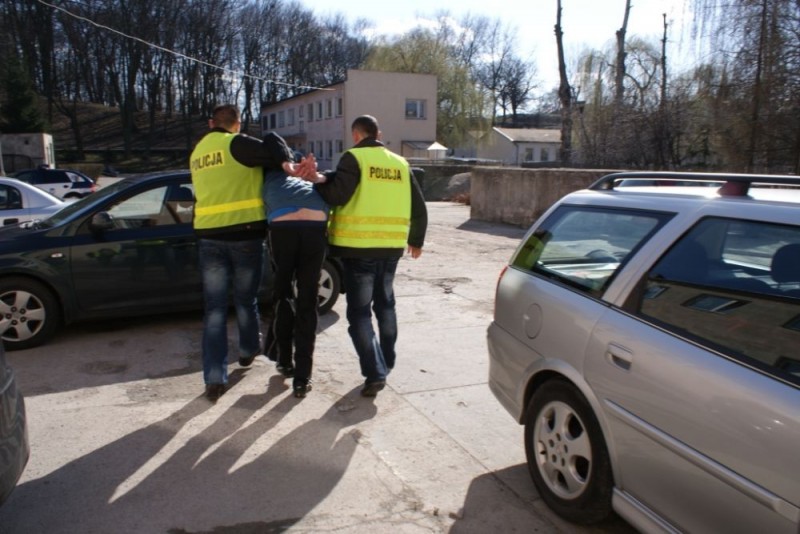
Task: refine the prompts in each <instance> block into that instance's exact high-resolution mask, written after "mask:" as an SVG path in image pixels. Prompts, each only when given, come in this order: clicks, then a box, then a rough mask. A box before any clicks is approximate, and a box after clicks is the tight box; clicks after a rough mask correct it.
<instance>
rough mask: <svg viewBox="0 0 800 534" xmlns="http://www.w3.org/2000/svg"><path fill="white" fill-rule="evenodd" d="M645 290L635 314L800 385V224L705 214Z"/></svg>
mask: <svg viewBox="0 0 800 534" xmlns="http://www.w3.org/2000/svg"><path fill="white" fill-rule="evenodd" d="M641 287H642V290H641V291H640V292H638V293H637V294H636V295H635V300H636V302H635V303H634V305H633V306H632V307H633V308H634V312H635V313H637V314H639V315H641V316H643V317H645V318H647V319H650V320H655V321H656V322H657V323H658V324H660V325H662V326H664V327H665V328H667V329H668V330H670V331H672V332H674V333H676V334H678V335H681V336H684V337H687V338H690V339H693V340H695V341H696V342H698V343H701V344H703V345H705V346H707V347H708V348H710V349H712V350H714V351H717V352H721V353H723V354H725V355H728V356H730V357H733V358H735V359H737V360H739V361H741V362H743V363H745V364H747V365H750V366H754V367H757V368H759V369H761V370H764V371H766V372H767V373H768V374H770V375H772V376H775V377H777V378H780V379H782V380H785V381H788V382H791V383H794V384H798V385H800V356H798V354H797V348H798V347H800V226H791V225H781V224H771V223H763V222H757V221H742V220H733V219H726V218H716V217H712V218H706V219H703V220H702V221H700V222H698V224H697V225H695V226H694V227H693V228H692V229H691V230H690V231H689V232H688V233H687V234H685V235H684V236H683V237H682V238H681V239H680V240H678V242H676V243H675V245H674V246H672V247H671V248H670V249H669V250H668V251H667V252H666V253H665V254H664V256H663V257H662V258H661V259H660V260H659V261H658V262H657V263H656V264H655V266H654V267H653V268H652V269H651V271H650V272H649V273H648V274H647V275H646V278H645V279H644V280H643V282H642V286H641Z"/></svg>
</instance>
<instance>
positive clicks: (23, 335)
mask: <svg viewBox="0 0 800 534" xmlns="http://www.w3.org/2000/svg"><path fill="white" fill-rule="evenodd" d="M60 324H61V311H60V309H59V305H58V301H57V300H56V298H55V296H54V295H53V293H52V291H50V290H49V289H48V288H47V287H45V286H44V285H43V284H41V283H39V282H37V281H35V280H30V279H28V278H22V277H9V278H5V279H3V280H0V332H2V333H3V334H2V339H3V345H4V346H5V348H6V349H7V350H21V349H30V348H33V347H38V346H39V345H42V344H43V343H46V342H47V341H48V340H49V339H50V338H52V337H53V336H54V335H55V333H56V330H58V327H59V326H60Z"/></svg>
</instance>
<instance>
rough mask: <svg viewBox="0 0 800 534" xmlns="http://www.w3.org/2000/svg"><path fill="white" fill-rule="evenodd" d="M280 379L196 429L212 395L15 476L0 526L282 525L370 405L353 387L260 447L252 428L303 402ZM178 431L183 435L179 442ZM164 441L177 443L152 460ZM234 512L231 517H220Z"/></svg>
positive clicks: (265, 428) (322, 486)
mask: <svg viewBox="0 0 800 534" xmlns="http://www.w3.org/2000/svg"><path fill="white" fill-rule="evenodd" d="M287 389H288V388H287V386H285V385H284V383H283V379H282V378H281V377H280V376H273V377H272V378H271V379H270V381H269V384H268V387H267V390H266V391H265V392H264V393H262V394H258V395H243V396H242V397H240V398H238V399H237V400H236V401H235V402H234V403H233V404H232V405H231V406H230V407H229V408H228V409H227V410H226V411H225V412H224V413H220V415H219V417H217V418H216V420H215V421H214V422H212V423H211V424H210V425H209V426H207V427H205V428H202V429H198V430H197V431H195V427H196V426H197V423H196V421H195V420H196V419H197V418H198V417H199V416H201V415H203V414H204V413H205V412H206V411H207V410H209V409H212V407H213V406H214V405H212V404H211V403H209V401H208V400H207V399H205V398H203V397H198V398H195V399H194V400H192V401H191V402H189V403H188V404H186V405H185V406H183V407H182V408H181V409H180V410H178V411H176V412H174V413H172V414H170V415H168V416H167V417H165V418H164V419H162V420H160V421H158V422H156V423H153V424H151V425H149V426H147V427H145V428H143V429H141V430H137V431H135V432H133V433H131V434H128V435H127V436H125V437H123V438H121V439H119V440H117V441H115V442H113V443H110V444H108V445H106V446H103V447H101V448H99V449H97V450H94V451H92V452H90V453H88V454H86V455H84V456H82V457H80V458H77V459H75V460H73V461H72V462H70V463H68V464H66V465H64V466H63V467H61V468H59V469H57V470H56V471H54V472H52V473H50V474H48V475H45V476H43V477H42V478H39V479H36V480H32V481H29V482H25V483H23V484H21V485H19V486H18V487H17V488H16V489H15V491H14V493H13V494H12V496H11V498H10V500H9V501H8V502H7V503H6V505H5V506H3V508H2V509H0V524H2V525H3V532H4V533H9V534H11V533H14V534H16V533H27V532H48V533H51V534H57V533H74V532H81V533H84V534H89V533H101V532H171V533H187V532H194V533H198V531H197V530H196V528H197V526H198V525H202V526H204V527H202V528H206V527H208V531H209V532H210V531H213V532H215V533H217V532H226V531H228V530H230V531H234V530H235V531H236V532H242V531H246V532H251V531H252V532H278V531H283V530H284V529H286V528H288V527H290V526H291V525H293V524H295V523H296V522H297V521H299V520H301V519H302V518H303V517H304V516H305V515H306V514H308V513H309V512H310V511H311V510H313V509H314V508H315V507H316V506H317V505H319V503H320V502H322V501H323V500H324V499H325V497H326V496H327V495H328V494H329V493H330V492H331V491H332V490H333V489H334V487H335V486H336V485H337V484H338V482H339V481H340V479H341V478H342V476H343V475H344V473H345V472H346V470H347V468H348V465H349V463H350V460H351V459H352V456H353V454H354V452H355V449H356V446H357V438H358V436H359V431H358V430H357V429H355V428H354V429H351V430H350V431H349V432H347V433H345V434H343V435H340V432H341V431H342V430H343V429H346V428H348V427H350V426H353V425H356V424H358V423H360V422H362V421H365V420H368V419H371V418H372V417H373V416H374V415H375V413H376V407H375V405H374V404H373V403H352V402H350V401H349V400H347V398H349V397H357V396H358V388H356V389H354V390H353V391H351V392H349V393H348V394H347V395H346V398H343V399H340V400H339V401H338V402H337V403H334V404H332V405H331V407H330V408H329V409H328V410H327V412H325V413H324V414H323V415H322V416H321V417H320V418H319V419H314V420H311V421H308V422H305V423H303V424H302V425H300V426H297V427H294V429H293V430H291V431H289V432H288V433H287V434H286V435H283V436H280V437H279V438H278V439H277V440H276V441H274V443H273V444H272V445H271V446H269V447H268V448H265V449H264V450H259V449H258V443H257V442H258V440H259V438H261V437H262V436H264V435H265V434H266V433H268V432H274V431H275V428H276V426H277V425H278V424H279V423H280V421H281V420H282V419H283V418H284V417H286V416H287V415H289V412H290V411H291V410H292V408H294V407H295V406H297V404H298V402H301V401H299V400H298V399H295V398H294V397H292V396H291V395H287V394H286V393H287ZM343 401H346V402H347V408H346V409H345V408H342V404H341V403H342V402H343ZM220 402H222V401H220ZM270 404H272V407H271V408H269V409H268V410H266V411H264V413H263V414H261V415H260V416H259V417H258V418H256V419H255V420H252V418H253V414H254V413H255V412H256V411H261V410H262V409H263V408H266V407H267V406H268V405H270ZM353 406H355V408H353ZM179 433H180V434H181V435H182V436H183V437H184V439H185V442H183V443H182V444H180V445H178V446H176V444H175V443H173V440H175V439H176V436H178V434H179ZM186 435H188V437H186ZM169 446H172V447H175V451H174V452H173V453H172V454H171V456H169V457H167V458H164V459H160V458H159V460H158V461H160V462H161V463H160V464H158V465H154V462H155V461H156V460H154V457H156V456H157V455H159V453H161V454H164V453H163V452H161V451H162V450H164V449H165V448H167V447H169ZM262 446H263V443H262ZM231 517H236V522H235V524H226V521H228V522H230V518H231ZM192 528H195V530H192ZM241 528H244V529H245V530H239V529H241Z"/></svg>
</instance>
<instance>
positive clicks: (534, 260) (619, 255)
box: [512, 206, 670, 296]
mask: <svg viewBox="0 0 800 534" xmlns="http://www.w3.org/2000/svg"><path fill="white" fill-rule="evenodd" d="M669 217H670V215H669V214H664V213H655V212H644V211H636V210H621V209H597V208H589V207H578V206H562V207H560V208H559V209H558V210H557V211H555V212H554V213H553V214H552V215H551V216H550V217H549V218H548V219H547V220H546V221H545V222H544V223H543V224H542V225H541V226H540V227H539V228H538V229H537V230H536V232H534V233H533V234H531V235H530V236H529V237H528V239H527V240H526V241H525V243H523V244H522V246H521V247H520V249H519V250H518V252H517V254H516V255H515V257H514V259H513V261H512V265H513V266H514V267H518V268H520V269H525V270H530V271H533V272H535V273H538V274H541V275H544V276H547V277H548V278H553V279H556V280H559V281H561V282H564V283H566V284H569V285H571V286H573V287H575V288H578V289H581V290H583V291H587V292H589V293H592V294H594V295H597V296H599V295H600V294H602V292H603V291H604V290H605V288H606V287H607V286H608V284H609V283H610V281H611V279H612V278H613V276H614V274H615V273H616V272H617V270H618V269H619V268H620V266H622V265H624V263H625V261H626V260H627V259H628V258H629V257H630V255H631V253H632V252H633V251H635V250H636V249H637V248H639V247H640V246H641V244H642V243H643V242H644V241H646V240H647V238H648V237H649V236H650V235H652V234H653V232H655V231H656V230H657V229H658V228H659V227H661V225H663V224H664V222H666V220H668V218H669Z"/></svg>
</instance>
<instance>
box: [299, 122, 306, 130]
mask: <svg viewBox="0 0 800 534" xmlns="http://www.w3.org/2000/svg"><path fill="white" fill-rule="evenodd" d="M297 124H298V126H299V127H300V132H305V131H306V123H305V122H303V121H300V122H298V123H297Z"/></svg>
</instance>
